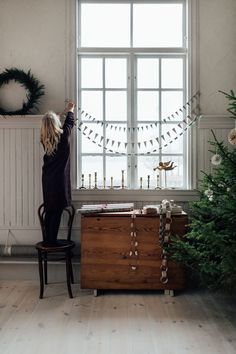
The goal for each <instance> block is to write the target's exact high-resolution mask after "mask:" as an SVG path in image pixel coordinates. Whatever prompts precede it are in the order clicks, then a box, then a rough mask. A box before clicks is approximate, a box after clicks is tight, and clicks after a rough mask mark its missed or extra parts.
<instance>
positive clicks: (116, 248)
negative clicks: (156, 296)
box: [81, 212, 187, 290]
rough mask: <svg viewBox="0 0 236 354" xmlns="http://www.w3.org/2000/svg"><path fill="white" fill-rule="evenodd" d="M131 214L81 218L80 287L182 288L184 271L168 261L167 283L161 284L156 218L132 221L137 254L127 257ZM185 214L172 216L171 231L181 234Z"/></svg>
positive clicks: (137, 217)
mask: <svg viewBox="0 0 236 354" xmlns="http://www.w3.org/2000/svg"><path fill="white" fill-rule="evenodd" d="M131 222H132V219H131V213H129V212H127V213H109V214H106V213H104V214H96V215H91V214H90V215H82V218H81V231H82V233H81V288H87V289H164V290H165V289H171V290H175V289H182V288H183V287H184V270H183V267H182V266H181V265H179V264H176V263H173V262H168V279H169V280H168V283H167V284H165V285H164V284H162V282H161V281H160V277H161V270H160V265H161V254H162V249H161V247H160V245H159V223H160V220H159V216H158V215H153V216H150V215H144V214H138V213H137V215H136V218H135V227H136V235H137V236H136V240H137V242H138V245H137V250H138V254H137V255H132V256H130V249H131V232H130V231H131ZM186 224H187V215H186V214H184V213H183V214H181V215H173V216H172V223H171V232H172V234H176V235H184V233H185V228H186Z"/></svg>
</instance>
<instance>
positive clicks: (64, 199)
mask: <svg viewBox="0 0 236 354" xmlns="http://www.w3.org/2000/svg"><path fill="white" fill-rule="evenodd" d="M73 126H74V114H73V113H72V112H68V113H67V116H66V119H65V123H64V125H63V127H62V129H63V133H62V134H61V137H60V142H59V143H58V146H57V150H56V151H55V152H54V153H53V154H52V155H50V156H49V155H46V154H45V155H44V158H43V161H44V163H43V173H42V186H43V202H44V208H45V211H46V214H45V228H46V238H47V241H48V242H49V243H53V242H55V240H56V238H57V233H58V229H59V225H60V219H61V214H62V211H63V209H64V208H65V207H66V206H69V205H70V204H71V181H70V136H71V130H72V128H73Z"/></svg>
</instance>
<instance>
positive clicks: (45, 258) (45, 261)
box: [44, 253, 48, 284]
mask: <svg viewBox="0 0 236 354" xmlns="http://www.w3.org/2000/svg"><path fill="white" fill-rule="evenodd" d="M44 283H45V284H48V259H47V253H44Z"/></svg>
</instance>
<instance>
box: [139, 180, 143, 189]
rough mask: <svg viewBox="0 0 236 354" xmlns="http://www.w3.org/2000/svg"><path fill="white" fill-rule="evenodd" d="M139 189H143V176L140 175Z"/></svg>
mask: <svg viewBox="0 0 236 354" xmlns="http://www.w3.org/2000/svg"><path fill="white" fill-rule="evenodd" d="M139 189H143V177H140V186H139Z"/></svg>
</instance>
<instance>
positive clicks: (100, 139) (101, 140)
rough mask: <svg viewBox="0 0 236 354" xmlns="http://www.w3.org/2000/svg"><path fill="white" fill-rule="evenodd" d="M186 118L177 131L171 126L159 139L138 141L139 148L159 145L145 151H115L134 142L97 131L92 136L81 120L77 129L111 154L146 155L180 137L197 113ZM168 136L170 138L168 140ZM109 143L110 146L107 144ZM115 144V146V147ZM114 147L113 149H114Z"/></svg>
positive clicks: (179, 124)
mask: <svg viewBox="0 0 236 354" xmlns="http://www.w3.org/2000/svg"><path fill="white" fill-rule="evenodd" d="M186 118H187V119H189V122H187V119H183V121H182V122H180V123H178V124H177V127H178V128H179V129H180V131H179V132H178V131H177V129H178V128H177V127H176V128H175V127H174V128H172V129H171V130H170V131H168V132H166V134H162V135H161V139H159V137H155V138H153V139H149V140H148V141H143V142H138V143H137V145H138V148H139V149H140V148H141V146H142V145H144V146H145V148H146V147H147V146H148V145H150V146H153V145H154V144H158V145H160V146H159V147H158V148H156V149H152V150H150V151H147V152H145V153H123V152H119V151H117V149H119V148H123V147H124V148H125V149H127V147H128V145H130V146H131V147H132V149H134V148H135V145H136V144H135V143H134V142H121V141H116V140H113V139H109V138H105V137H104V136H103V135H100V134H98V133H95V135H94V136H93V137H92V134H93V133H94V131H93V130H92V129H89V128H88V126H84V127H83V125H84V123H83V122H80V123H79V126H78V129H79V130H80V131H81V132H82V134H83V135H84V136H85V137H86V138H87V139H88V140H90V141H91V142H92V143H94V144H96V145H97V146H99V147H102V148H104V150H106V151H107V152H110V153H113V154H119V155H126V156H127V155H128V156H131V155H132V156H133V155H147V154H151V153H158V152H159V151H161V150H162V149H163V148H165V147H167V146H168V145H170V144H172V143H173V142H174V141H176V140H177V139H178V138H179V137H181V136H182V135H183V134H184V133H185V132H186V130H187V129H189V128H190V127H191V125H193V124H194V123H195V122H196V120H197V118H198V115H197V113H196V112H193V116H190V115H188V116H187V117H186ZM168 137H169V138H170V139H169V140H168ZM108 145H110V146H108ZM115 146H116V148H115ZM114 148H115V149H114Z"/></svg>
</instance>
